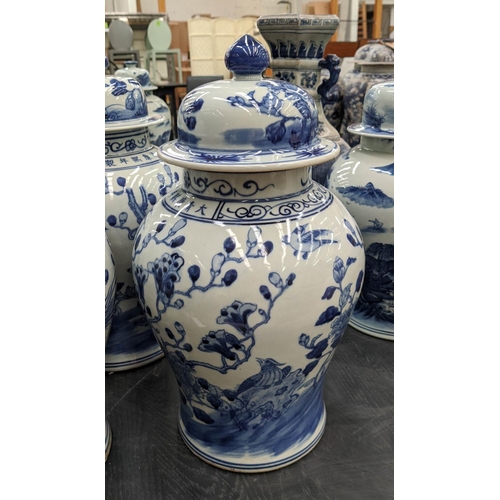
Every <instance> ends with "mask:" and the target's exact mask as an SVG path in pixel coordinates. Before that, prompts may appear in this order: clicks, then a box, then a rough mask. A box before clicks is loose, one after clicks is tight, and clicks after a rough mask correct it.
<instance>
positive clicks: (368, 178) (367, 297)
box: [328, 82, 394, 340]
mask: <svg viewBox="0 0 500 500" xmlns="http://www.w3.org/2000/svg"><path fill="white" fill-rule="evenodd" d="M349 131H350V132H351V133H353V134H358V135H359V136H360V137H361V142H360V144H359V145H358V146H355V147H353V148H352V149H351V150H350V151H349V152H348V153H347V154H345V155H343V156H341V157H339V158H338V159H337V160H336V161H335V163H334V165H333V174H332V176H331V178H330V182H329V185H328V187H329V189H330V190H331V191H332V193H333V195H334V196H336V197H338V198H340V200H341V201H342V203H344V205H345V206H346V208H347V209H348V210H349V212H350V213H351V214H352V215H353V216H354V218H355V219H356V222H357V223H358V226H359V227H360V229H361V233H362V235H363V240H364V244H365V249H366V271H365V281H364V284H363V288H362V290H361V296H360V298H359V300H358V303H357V305H356V308H355V309H354V313H353V315H352V317H351V320H350V325H351V326H352V327H353V328H356V330H359V331H360V332H363V333H366V334H368V335H372V336H373V337H379V338H384V339H388V340H394V82H386V83H379V84H377V85H374V86H373V87H371V89H370V90H369V91H368V92H367V94H366V96H365V99H364V110H363V121H362V122H361V123H359V124H354V125H352V126H350V127H349Z"/></svg>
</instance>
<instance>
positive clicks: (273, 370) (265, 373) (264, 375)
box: [236, 358, 292, 396]
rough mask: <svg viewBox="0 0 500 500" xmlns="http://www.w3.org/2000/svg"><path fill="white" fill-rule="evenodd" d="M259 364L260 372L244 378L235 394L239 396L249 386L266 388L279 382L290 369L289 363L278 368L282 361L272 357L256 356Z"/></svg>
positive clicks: (249, 387)
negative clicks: (279, 361)
mask: <svg viewBox="0 0 500 500" xmlns="http://www.w3.org/2000/svg"><path fill="white" fill-rule="evenodd" d="M257 361H258V362H259V364H260V372H259V373H256V374H255V375H252V376H251V377H248V378H247V379H246V380H244V381H243V382H242V383H241V384H240V386H239V387H238V390H237V391H236V394H237V395H238V396H239V395H240V394H241V393H242V392H245V391H248V390H249V389H251V388H256V387H258V388H262V389H267V388H269V387H271V386H273V385H278V384H280V383H281V382H282V381H283V379H284V378H285V377H286V376H287V375H288V374H289V373H290V370H291V369H292V368H291V366H290V365H287V366H285V368H280V366H283V365H284V363H278V362H277V361H276V360H274V359H272V358H266V359H262V358H257Z"/></svg>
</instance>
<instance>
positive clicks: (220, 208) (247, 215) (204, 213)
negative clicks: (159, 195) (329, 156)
mask: <svg viewBox="0 0 500 500" xmlns="http://www.w3.org/2000/svg"><path fill="white" fill-rule="evenodd" d="M332 202H333V194H332V193H331V191H329V190H328V189H326V188H325V187H323V186H321V185H319V184H314V185H312V186H311V187H310V189H308V190H306V191H304V192H303V194H302V195H300V196H297V197H295V198H292V199H290V198H288V199H285V200H283V199H269V200H250V201H226V200H210V202H209V203H207V204H206V203H204V200H203V199H199V198H198V197H196V198H195V197H194V196H192V195H191V194H190V193H187V192H186V191H183V190H176V191H174V192H173V193H172V194H170V195H167V196H165V197H164V198H163V200H162V202H161V203H162V206H163V207H164V208H165V209H166V210H168V211H169V212H170V213H173V214H181V213H182V216H183V217H184V218H186V219H193V220H197V221H199V222H208V223H212V222H231V224H241V225H252V224H255V223H256V222H259V223H260V224H274V223H277V222H285V221H287V220H297V219H302V218H304V217H309V216H312V215H314V214H316V213H318V212H321V211H323V210H324V209H325V208H326V207H328V206H330V205H331V204H332Z"/></svg>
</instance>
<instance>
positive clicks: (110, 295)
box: [104, 233, 116, 460]
mask: <svg viewBox="0 0 500 500" xmlns="http://www.w3.org/2000/svg"><path fill="white" fill-rule="evenodd" d="M104 239H105V243H104V268H105V276H106V279H105V290H104V295H105V313H104V314H105V332H106V337H105V342H107V341H108V337H109V332H110V330H111V321H112V319H113V313H114V310H115V295H116V275H115V259H114V258H113V252H112V251H111V246H110V245H109V241H108V237H107V235H106V233H104ZM111 441H112V433H111V427H110V425H109V422H108V419H106V458H105V460H107V459H108V455H109V452H110V450H111Z"/></svg>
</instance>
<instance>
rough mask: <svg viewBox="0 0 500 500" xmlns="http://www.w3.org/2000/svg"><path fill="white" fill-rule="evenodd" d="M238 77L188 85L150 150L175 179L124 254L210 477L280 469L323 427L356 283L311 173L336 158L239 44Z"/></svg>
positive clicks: (355, 243)
mask: <svg viewBox="0 0 500 500" xmlns="http://www.w3.org/2000/svg"><path fill="white" fill-rule="evenodd" d="M225 62H226V66H227V68H228V69H229V70H230V71H231V72H232V73H233V74H234V77H233V78H232V79H230V80H220V81H216V82H211V83H209V84H206V85H202V86H200V87H197V88H196V89H194V90H193V91H191V92H190V93H188V94H187V95H186V97H185V98H184V99H183V101H182V103H181V106H180V109H179V120H178V123H179V128H178V137H179V138H178V139H177V140H174V141H171V142H169V143H167V144H164V145H163V146H161V147H160V148H159V150H158V155H159V157H160V158H161V159H163V160H164V161H165V162H168V163H169V164H172V165H177V166H179V167H182V168H184V169H185V170H184V177H183V184H182V186H181V187H179V188H178V189H175V190H173V191H172V192H170V193H169V194H167V195H165V196H164V197H163V198H162V199H161V200H159V201H158V202H157V203H156V205H155V206H154V207H153V209H152V210H151V212H150V213H149V214H148V215H147V216H146V218H145V219H144V221H143V222H142V224H141V226H140V228H139V230H138V231H137V235H136V237H135V242H134V250H133V266H132V271H133V276H134V280H135V285H136V289H137V295H138V297H139V300H140V302H141V304H142V305H143V308H144V311H145V314H146V316H147V318H148V320H149V324H150V325H151V328H152V330H153V331H154V333H155V335H156V338H157V339H158V342H159V344H160V345H161V346H162V347H163V349H164V350H165V353H166V355H167V356H168V360H169V362H170V365H171V367H172V370H173V372H174V374H175V376H176V378H177V383H178V385H179V393H180V411H179V431H180V434H181V436H182V438H183V439H184V442H185V443H186V445H187V446H188V447H189V449H190V450H191V451H192V452H193V453H194V454H196V455H197V456H198V457H200V458H201V459H203V460H205V461H206V462H208V463H209V464H212V465H214V466H216V467H220V468H223V469H228V470H232V471H238V472H262V471H268V470H273V469H278V468H280V467H284V466H287V465H289V464H291V463H293V462H295V461H297V460H299V459H300V458H302V457H303V456H304V455H305V454H307V453H309V452H310V451H311V450H312V449H313V448H314V446H315V445H316V444H317V443H318V442H319V440H320V438H321V436H322V434H323V431H324V429H325V424H326V413H325V405H324V403H323V398H322V387H323V380H324V375H325V371H326V370H327V367H328V365H329V362H330V360H331V359H332V357H333V355H334V353H335V350H336V349H337V347H338V346H339V343H340V341H341V339H342V336H343V334H344V331H345V329H346V326H347V324H348V321H349V319H350V316H351V314H352V311H353V310H354V307H355V304H356V301H357V298H358V297H359V293H360V290H361V286H362V283H363V277H364V247H363V240H362V237H361V233H360V231H359V229H358V227H357V225H356V222H355V220H354V218H353V217H352V216H351V215H350V214H349V212H348V211H347V210H346V208H345V207H344V206H343V205H342V203H341V202H340V201H339V200H338V198H336V197H334V196H333V195H332V193H331V192H330V191H329V190H328V189H327V188H326V187H324V186H322V185H320V184H318V183H316V182H315V181H313V180H312V177H311V170H312V168H313V166H314V165H317V164H319V163H322V162H325V161H330V160H333V159H334V158H335V157H336V156H338V154H339V151H340V147H339V146H338V145H337V144H336V143H335V142H334V141H331V140H328V139H322V138H319V137H318V110H317V108H316V105H315V101H314V99H313V98H312V97H311V96H310V95H309V94H308V93H307V92H306V91H305V90H303V89H302V88H300V87H298V86H296V85H294V84H291V83H288V82H284V81H279V80H274V79H271V80H269V79H263V78H262V76H261V75H262V73H263V71H264V70H265V68H266V67H267V64H268V62H269V55H268V53H267V51H266V50H265V48H264V47H263V45H262V44H261V43H259V42H258V41H257V40H256V39H255V38H253V37H251V36H250V35H244V36H242V37H241V38H240V39H238V40H237V41H236V42H235V43H234V44H233V45H232V46H231V47H230V48H229V49H228V50H227V52H226V56H225Z"/></svg>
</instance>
